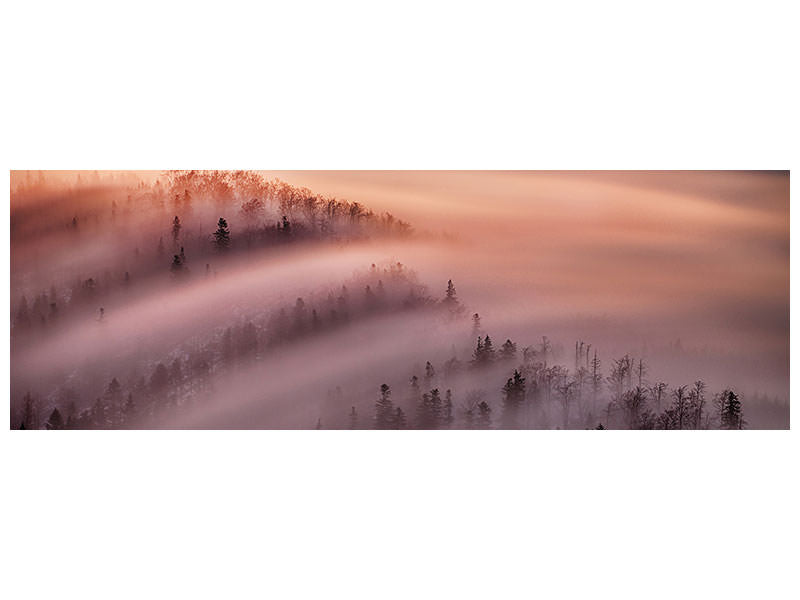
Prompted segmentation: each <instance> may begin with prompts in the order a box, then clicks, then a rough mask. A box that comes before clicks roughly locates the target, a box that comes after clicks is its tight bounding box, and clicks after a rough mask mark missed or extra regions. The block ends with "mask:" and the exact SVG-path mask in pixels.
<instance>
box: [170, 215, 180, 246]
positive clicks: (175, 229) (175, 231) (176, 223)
mask: <svg viewBox="0 0 800 600" xmlns="http://www.w3.org/2000/svg"><path fill="white" fill-rule="evenodd" d="M180 234H181V220H180V219H179V218H178V215H175V218H174V219H173V220H172V241H173V242H174V243H175V245H176V246H177V245H178V237H179V236H180Z"/></svg>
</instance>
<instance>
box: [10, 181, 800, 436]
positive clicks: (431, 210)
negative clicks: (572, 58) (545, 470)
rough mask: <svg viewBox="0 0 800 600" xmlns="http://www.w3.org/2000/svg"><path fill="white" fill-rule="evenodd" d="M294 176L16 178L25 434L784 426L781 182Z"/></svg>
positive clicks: (19, 408)
mask: <svg viewBox="0 0 800 600" xmlns="http://www.w3.org/2000/svg"><path fill="white" fill-rule="evenodd" d="M279 175H280V177H278V176H276V174H268V173H262V172H253V171H166V172H158V173H151V172H136V171H131V172H121V171H120V172H87V171H81V172H47V171H45V172H34V171H30V172H13V173H12V193H11V315H10V319H11V406H10V410H11V427H12V428H13V429H47V430H57V429H593V430H598V429H601V430H602V429H626V430H627V429H651V430H652V429H661V430H683V429H692V430H708V429H729V430H741V429H783V428H788V426H789V402H788V335H789V333H788V287H785V286H788V196H787V198H786V202H785V204H784V203H783V201H782V198H783V197H782V194H783V189H784V188H783V186H784V182H783V181H781V180H777V179H766V178H764V179H763V180H762V179H758V180H756V181H755V182H754V183H751V181H752V179H747V180H746V182H747V183H746V185H753V186H766V187H767V188H769V190H771V192H770V193H774V195H775V197H777V198H778V200H776V201H775V202H774V203H773V204H771V205H769V206H767V205H766V204H759V205H751V204H749V203H748V202H745V201H743V200H740V201H730V202H729V203H728V204H726V202H727V200H725V201H719V200H718V199H716V197H715V194H717V192H716V191H714V190H716V189H717V188H715V187H714V186H716V185H718V182H719V181H722V179H720V178H719V177H716V176H713V177H712V176H709V177H707V178H702V179H701V178H700V177H699V176H698V177H696V178H694V179H692V178H691V176H689V183H688V184H684V183H683V180H681V183H680V184H679V183H677V182H676V181H677V180H675V181H673V180H668V179H665V178H663V177H662V178H658V177H657V178H656V180H655V181H654V182H652V181H651V180H648V181H647V182H645V183H642V182H641V181H639V180H637V181H635V182H634V183H633V184H630V183H628V182H622V183H621V182H620V179H619V178H615V177H616V176H612V175H610V174H606V175H598V176H597V177H596V178H594V179H591V180H589V179H585V185H582V184H581V182H583V181H584V179H581V177H583V176H575V177H573V178H571V179H570V178H569V177H567V176H564V175H548V174H542V175H541V176H539V177H538V178H537V177H534V176H532V177H530V178H522V177H521V176H519V174H497V173H490V174H485V175H484V177H483V178H481V177H480V174H479V173H463V174H458V173H455V174H454V173H449V174H448V173H445V174H442V175H441V176H440V177H439V178H438V179H437V178H436V177H437V176H436V174H435V173H422V174H419V175H418V177H417V179H413V177H412V175H413V174H409V175H408V177H407V178H405V179H403V175H402V174H397V173H393V174H391V175H386V174H381V173H364V174H358V175H353V176H352V179H348V180H345V179H343V178H344V177H345V176H346V175H347V174H346V173H340V172H337V173H329V174H326V173H322V174H317V173H310V174H304V172H298V174H297V181H298V182H299V183H298V182H292V183H289V182H288V181H289V178H291V177H293V175H292V173H291V172H290V173H287V174H279ZM303 177H306V178H307V179H308V180H305V179H303ZM576 177H577V179H576ZM631 177H633V176H631ZM743 181H744V180H743ZM786 183H788V177H787V182H786ZM305 184H309V185H313V186H314V188H313V189H311V188H309V187H306V185H305ZM681 185H689V186H692V189H693V190H700V192H697V193H698V194H701V193H702V194H708V195H709V197H711V198H712V200H708V198H705V197H704V198H703V199H702V200H698V199H697V198H696V197H695V196H693V194H695V191H692V192H691V193H690V192H687V191H686V190H685V189H681V187H680V186H681ZM719 185H721V184H719ZM742 185H745V184H744V183H743V184H742ZM460 186H463V187H460ZM484 186H485V189H486V190H489V191H483V190H484ZM504 186H505V187H504ZM637 186H638V187H637ZM770 186H771V187H770ZM328 189H332V190H336V193H328V191H327V190H328ZM505 189H508V190H509V192H508V194H505V193H504V190H505ZM731 189H732V188H731ZM737 189H741V188H737ZM442 190H444V191H442ZM463 190H469V192H464V196H463V197H464V200H463V203H462V204H459V202H458V201H456V200H453V201H450V200H448V198H449V195H450V194H452V195H453V197H454V198H458V197H460V196H459V194H460V193H461V192H462V191H463ZM529 190H538V191H536V192H534V191H531V192H530V196H529ZM654 190H655V191H654ZM662 190H666V191H662ZM709 190H712V191H711V192H709ZM341 192H344V193H347V195H348V199H343V198H342V197H338V194H339V193H341ZM351 193H354V194H355V195H356V196H358V199H354V198H353V197H351ZM536 193H542V194H545V193H546V194H547V195H548V196H547V197H548V198H549V197H553V198H560V200H559V201H554V202H552V203H548V202H547V201H546V200H539V199H536V197H535V194H536ZM606 193H608V194H609V195H613V196H614V200H613V202H612V201H611V200H609V201H608V204H607V205H604V204H603V202H604V200H603V198H604V196H603V194H606ZM661 193H663V194H672V196H671V197H672V198H673V199H674V204H672V205H669V204H667V205H666V206H665V205H664V204H660V203H657V202H655V201H654V204H653V206H654V207H656V206H657V207H658V208H657V209H656V208H654V211H670V210H672V211H681V212H680V215H681V216H680V217H675V219H676V223H679V224H680V226H678V225H676V226H675V228H674V230H670V228H669V226H666V227H662V226H661V225H659V224H658V223H665V222H667V223H668V222H669V221H665V220H664V217H663V215H659V214H656V215H655V216H653V219H654V221H653V223H655V224H651V223H649V222H647V221H646V219H647V218H648V216H647V215H645V216H642V217H641V220H639V221H636V220H635V218H636V217H637V210H641V209H637V208H631V207H633V206H635V205H634V204H633V203H634V202H638V201H639V199H641V198H647V197H648V194H661ZM362 194H363V196H362ZM469 194H475V195H474V196H472V197H470V196H469ZM487 194H495V195H497V196H498V197H502V198H503V200H498V202H497V203H495V204H493V203H490V202H484V200H483V199H484V198H485V197H487V196H486V195H487ZM626 194H627V195H626ZM720 194H721V195H724V194H722V193H720ZM431 195H435V196H436V198H437V200H436V201H434V200H430V198H432V197H433V196H431ZM717 195H719V194H717ZM372 196H374V198H375V202H374V205H373V203H371V202H369V198H370V197H372ZM529 197H530V198H531V200H528V198H529ZM587 197H588V198H594V199H595V202H594V203H591V204H587V201H586V200H585V198H587ZM629 197H630V200H629V199H628V198H629ZM731 197H733V196H731ZM362 198H366V199H362ZM415 198H416V200H415ZM470 198H472V199H470ZM436 202H441V204H437V203H436ZM628 202H630V203H631V204H628ZM765 202H766V201H765ZM603 206H606V207H607V208H602V207H603ZM765 206H767V208H765ZM598 207H600V208H598ZM784 208H785V214H784ZM715 211H718V212H715ZM642 212H646V211H642ZM676 214H677V212H676ZM718 215H722V216H718ZM752 215H757V217H758V218H753V216H752ZM785 220H787V222H786V224H784V221H785ZM784 225H785V227H784ZM717 228H720V229H719V231H718V230H717ZM726 228H727V229H726ZM744 228H747V232H748V235H749V236H750V237H747V236H745V235H742V236H741V239H742V241H741V243H735V242H734V241H732V240H730V239H727V238H725V237H724V235H717V234H718V233H721V234H724V233H726V232H727V231H728V230H730V231H734V230H737V231H738V230H739V229H741V230H742V231H744ZM784 229H785V240H784V235H783V233H784ZM687 231H688V232H689V234H690V235H687ZM670 236H674V239H673V237H670ZM677 236H680V237H679V238H678V237H677ZM726 240H727V241H726ZM784 241H785V244H784ZM727 244H730V246H731V250H730V252H736V253H738V252H742V253H746V254H747V257H748V258H747V259H746V260H745V259H742V260H741V261H739V258H738V256H739V255H738V254H736V255H735V256H734V255H731V256H730V257H726V258H725V259H719V260H718V259H717V258H714V257H716V256H719V255H720V253H721V252H723V250H720V248H723V249H724V248H726V247H727ZM748 244H750V246H748ZM784 255H785V256H784ZM628 257H630V259H628ZM717 261H718V262H717ZM747 261H750V262H747ZM784 262H785V264H786V270H785V272H784V269H783V264H784ZM737 264H738V266H737ZM761 265H764V266H763V268H762V267H761ZM702 268H705V270H702ZM736 269H741V271H736ZM742 273H744V274H746V277H752V278H753V279H752V280H747V281H745V280H744V279H746V277H744V278H743V277H741V276H740V275H741V274H742ZM709 274H713V276H712V275H709ZM784 276H785V281H784ZM754 332H756V333H754Z"/></svg>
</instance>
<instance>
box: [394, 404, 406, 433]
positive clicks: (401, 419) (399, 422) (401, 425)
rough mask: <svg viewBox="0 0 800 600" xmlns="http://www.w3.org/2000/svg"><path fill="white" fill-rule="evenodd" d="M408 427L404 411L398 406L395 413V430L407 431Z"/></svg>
mask: <svg viewBox="0 0 800 600" xmlns="http://www.w3.org/2000/svg"><path fill="white" fill-rule="evenodd" d="M407 427H408V423H407V422H406V414H405V413H404V412H403V409H402V408H400V407H399V406H398V407H397V408H396V409H395V413H394V429H406V428H407Z"/></svg>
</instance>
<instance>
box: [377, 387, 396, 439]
mask: <svg viewBox="0 0 800 600" xmlns="http://www.w3.org/2000/svg"><path fill="white" fill-rule="evenodd" d="M391 395H392V390H391V389H390V388H389V386H388V385H386V384H385V383H384V384H381V393H380V397H379V398H378V400H377V402H375V429H391V428H392V425H393V423H394V407H393V406H392V400H391Z"/></svg>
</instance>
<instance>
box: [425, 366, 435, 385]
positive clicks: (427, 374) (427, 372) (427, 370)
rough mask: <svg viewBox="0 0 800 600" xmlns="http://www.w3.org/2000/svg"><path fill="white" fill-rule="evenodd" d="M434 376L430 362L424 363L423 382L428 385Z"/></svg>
mask: <svg viewBox="0 0 800 600" xmlns="http://www.w3.org/2000/svg"><path fill="white" fill-rule="evenodd" d="M435 376H436V369H434V368H433V365H432V364H431V363H430V361H428V362H426V363H425V382H426V383H430V382H431V380H432V379H433V378H434V377H435Z"/></svg>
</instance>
